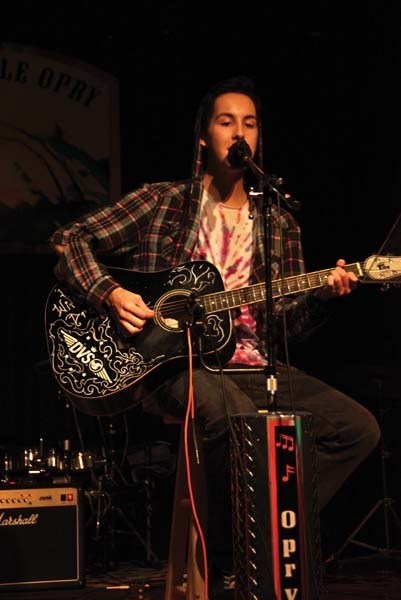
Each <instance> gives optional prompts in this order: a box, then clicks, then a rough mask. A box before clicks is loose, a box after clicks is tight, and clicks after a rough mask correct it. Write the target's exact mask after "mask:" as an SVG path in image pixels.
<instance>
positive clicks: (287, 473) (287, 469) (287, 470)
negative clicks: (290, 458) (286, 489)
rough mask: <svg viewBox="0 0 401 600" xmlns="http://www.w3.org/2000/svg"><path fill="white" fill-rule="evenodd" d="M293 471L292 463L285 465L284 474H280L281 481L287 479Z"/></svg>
mask: <svg viewBox="0 0 401 600" xmlns="http://www.w3.org/2000/svg"><path fill="white" fill-rule="evenodd" d="M294 473H295V467H293V466H292V465H286V466H285V475H283V476H282V478H281V481H289V479H290V475H293V474H294Z"/></svg>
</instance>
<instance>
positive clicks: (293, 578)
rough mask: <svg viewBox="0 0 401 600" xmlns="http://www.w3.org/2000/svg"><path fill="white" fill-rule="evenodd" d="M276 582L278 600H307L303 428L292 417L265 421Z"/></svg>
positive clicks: (272, 549)
mask: <svg viewBox="0 0 401 600" xmlns="http://www.w3.org/2000/svg"><path fill="white" fill-rule="evenodd" d="M266 426H267V429H268V431H267V439H268V448H269V452H268V462H269V473H270V494H271V496H270V502H271V504H270V517H271V551H272V565H273V582H274V588H275V594H276V595H275V598H276V599H277V600H301V599H302V600H308V596H307V591H306V589H305V579H306V565H305V560H306V548H305V543H306V542H305V537H306V535H303V532H305V526H306V523H305V514H304V510H303V502H302V489H301V484H302V482H303V473H302V460H301V458H302V457H301V455H300V452H299V450H300V444H301V428H300V424H298V427H297V423H296V419H295V418H294V417H292V416H289V417H285V416H279V417H277V418H274V416H273V417H271V418H268V419H267V420H266Z"/></svg>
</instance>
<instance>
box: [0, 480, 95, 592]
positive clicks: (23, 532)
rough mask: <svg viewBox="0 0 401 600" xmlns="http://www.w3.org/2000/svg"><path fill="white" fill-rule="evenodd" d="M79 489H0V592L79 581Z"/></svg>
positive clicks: (81, 578)
mask: <svg viewBox="0 0 401 600" xmlns="http://www.w3.org/2000/svg"><path fill="white" fill-rule="evenodd" d="M82 524H83V515H82V500H81V492H80V490H79V489H78V488H75V487H52V488H32V489H29V488H28V489H3V490H0V556H1V560H0V592H1V591H2V590H7V589H29V588H32V589H36V588H37V589H39V588H40V589H46V588H68V587H80V586H81V585H83V583H84V560H83V527H82Z"/></svg>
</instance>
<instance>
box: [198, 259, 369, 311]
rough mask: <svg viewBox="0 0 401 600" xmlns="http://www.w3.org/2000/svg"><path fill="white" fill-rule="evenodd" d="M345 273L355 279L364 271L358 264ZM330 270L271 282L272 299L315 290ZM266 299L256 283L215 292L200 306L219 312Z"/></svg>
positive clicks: (323, 282) (208, 295) (348, 268)
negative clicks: (353, 275)
mask: <svg viewBox="0 0 401 600" xmlns="http://www.w3.org/2000/svg"><path fill="white" fill-rule="evenodd" d="M346 269H347V271H352V272H353V273H355V275H357V277H362V276H363V274H364V271H363V269H362V267H361V265H360V263H359V262H357V263H353V264H350V265H346ZM331 271H332V269H324V270H323V271H313V272H312V273H304V274H302V275H294V276H291V277H285V278H283V279H278V280H276V281H273V282H272V295H273V298H278V297H280V296H287V295H289V294H297V293H299V292H305V291H307V290H312V289H317V288H320V287H323V286H324V285H325V284H326V281H327V277H328V276H329V275H330V273H331ZM265 299H266V286H265V284H264V283H256V284H254V285H250V286H247V287H244V288H239V289H238V290H230V291H223V292H215V293H213V294H206V295H205V296H202V305H203V308H204V310H205V311H206V313H213V312H219V311H222V310H229V309H232V308H237V307H239V306H244V305H246V304H257V303H258V302H263V301H264V300H265Z"/></svg>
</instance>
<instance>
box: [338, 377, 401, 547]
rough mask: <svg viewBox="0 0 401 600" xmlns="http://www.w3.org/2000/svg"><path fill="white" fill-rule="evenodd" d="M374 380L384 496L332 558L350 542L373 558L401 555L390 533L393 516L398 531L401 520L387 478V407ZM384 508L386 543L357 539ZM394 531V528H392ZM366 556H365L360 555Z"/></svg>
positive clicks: (388, 455)
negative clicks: (389, 490) (376, 543)
mask: <svg viewBox="0 0 401 600" xmlns="http://www.w3.org/2000/svg"><path fill="white" fill-rule="evenodd" d="M374 382H375V383H376V384H377V387H378V396H377V397H378V405H379V408H378V414H379V425H380V428H381V433H382V435H381V441H380V467H381V469H380V470H381V484H382V494H383V495H382V498H380V499H379V500H378V501H377V502H376V504H375V505H374V506H373V507H372V508H371V510H370V511H369V512H368V513H367V514H366V516H365V517H364V518H363V519H362V521H361V522H360V523H359V524H358V525H357V527H356V528H355V529H354V530H353V531H352V533H351V534H350V535H349V536H348V538H347V539H346V540H345V542H344V543H343V544H342V546H341V547H340V548H339V550H338V551H337V553H335V555H333V557H332V559H335V558H337V559H338V557H339V556H340V555H341V554H342V553H343V552H344V550H345V548H346V547H347V546H348V544H354V545H355V546H359V547H361V548H366V549H368V550H371V551H373V552H374V553H376V554H373V555H370V556H369V557H371V558H373V557H374V556H377V555H378V554H379V555H381V556H395V555H399V556H400V557H401V549H399V548H397V547H395V546H393V545H392V543H391V535H390V520H391V517H392V519H393V521H394V523H395V525H396V528H397V529H398V531H400V532H401V521H400V518H399V517H398V515H397V513H396V511H395V509H394V503H395V500H394V498H390V497H389V494H388V479H387V460H388V458H389V457H390V456H391V453H390V452H389V451H388V450H387V447H386V440H385V424H384V415H385V408H384V405H383V389H382V388H383V384H382V381H381V380H379V379H375V380H374ZM380 509H383V522H384V529H383V537H384V545H383V546H378V545H375V544H370V543H367V542H364V541H361V540H357V539H356V538H355V536H356V535H357V534H358V533H359V532H360V531H361V529H362V528H363V527H364V526H365V525H366V523H367V522H368V521H369V520H370V519H371V518H372V517H373V516H374V515H375V514H376V513H377V512H378V511H379V510H380ZM392 531H394V529H392ZM360 558H365V557H360Z"/></svg>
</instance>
